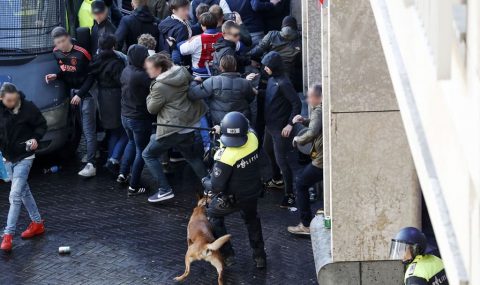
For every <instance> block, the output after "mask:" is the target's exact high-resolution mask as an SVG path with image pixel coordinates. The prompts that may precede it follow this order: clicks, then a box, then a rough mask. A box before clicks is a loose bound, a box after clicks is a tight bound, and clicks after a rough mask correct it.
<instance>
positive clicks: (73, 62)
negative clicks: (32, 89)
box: [45, 27, 97, 177]
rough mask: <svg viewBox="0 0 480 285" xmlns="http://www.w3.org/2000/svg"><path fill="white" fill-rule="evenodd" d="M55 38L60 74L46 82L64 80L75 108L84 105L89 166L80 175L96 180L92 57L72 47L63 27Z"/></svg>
mask: <svg viewBox="0 0 480 285" xmlns="http://www.w3.org/2000/svg"><path fill="white" fill-rule="evenodd" d="M52 38H53V42H54V44H55V49H54V50H53V56H54V58H55V60H56V61H57V64H58V67H59V69H60V71H59V72H58V73H57V74H47V75H46V76H45V81H46V82H47V83H50V82H51V81H54V80H57V79H59V80H62V81H63V82H64V83H65V84H66V85H67V86H68V88H70V90H71V92H72V93H73V94H74V96H73V98H72V100H71V101H70V104H72V105H75V106H78V105H80V104H81V113H82V131H83V135H84V136H85V140H86V142H87V157H86V158H87V164H86V165H85V167H84V168H83V169H82V170H81V171H80V172H79V173H78V175H80V176H83V177H93V176H95V175H96V173H97V170H96V167H95V155H96V152H97V135H96V118H95V114H96V110H95V102H94V99H93V98H92V95H91V93H90V92H89V90H90V88H91V87H92V85H93V83H94V78H93V76H92V75H91V74H90V73H89V64H90V61H91V59H92V57H91V55H90V53H89V52H88V51H87V50H85V49H84V48H82V47H80V46H77V45H74V44H73V43H72V39H71V37H70V35H69V34H68V33H67V31H66V30H65V29H64V28H63V27H56V28H54V29H53V31H52Z"/></svg>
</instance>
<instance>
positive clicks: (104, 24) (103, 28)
mask: <svg viewBox="0 0 480 285" xmlns="http://www.w3.org/2000/svg"><path fill="white" fill-rule="evenodd" d="M92 14H93V19H94V20H95V22H94V24H93V27H92V35H91V41H90V44H91V49H90V53H91V54H92V55H95V54H97V51H98V40H99V39H100V37H101V36H102V35H113V34H115V31H116V30H117V28H116V27H115V25H113V24H112V22H111V21H110V19H109V18H108V8H107V6H106V5H105V2H103V1H101V0H96V1H94V2H93V3H92Z"/></svg>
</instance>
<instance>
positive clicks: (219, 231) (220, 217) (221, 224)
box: [207, 198, 266, 258]
mask: <svg viewBox="0 0 480 285" xmlns="http://www.w3.org/2000/svg"><path fill="white" fill-rule="evenodd" d="M237 211H240V214H241V216H242V218H243V220H244V221H245V225H246V226H247V230H248V238H249V240H250V247H251V248H252V249H253V257H254V258H255V257H266V254H265V243H264V242H263V234H262V224H261V223H260V218H259V217H258V214H257V198H255V199H251V200H248V201H244V202H241V203H237V204H235V205H232V206H230V207H222V205H221V201H219V200H218V199H215V198H214V199H213V200H212V202H211V203H210V204H209V205H208V209H207V214H208V219H209V220H210V223H211V224H212V227H213V235H214V236H215V238H219V237H221V236H223V235H226V234H227V229H226V227H225V216H228V215H230V214H232V213H235V212H237ZM221 251H222V254H223V256H224V257H227V256H233V255H234V251H233V248H232V244H231V242H227V243H226V244H224V245H223V247H222V248H221Z"/></svg>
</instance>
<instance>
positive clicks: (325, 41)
mask: <svg viewBox="0 0 480 285" xmlns="http://www.w3.org/2000/svg"><path fill="white" fill-rule="evenodd" d="M328 13H329V8H328V6H327V5H325V6H324V7H323V8H322V15H321V19H322V21H321V22H322V34H321V45H322V46H321V48H322V70H323V72H322V91H323V148H324V151H323V165H324V168H323V201H324V212H325V216H330V215H331V211H330V209H331V205H330V204H331V189H332V185H331V183H330V182H331V181H332V180H331V177H330V174H331V173H330V167H326V166H329V165H330V164H331V160H330V158H331V157H330V121H331V115H330V114H331V112H330V84H329V80H328V75H329V74H330V72H329V66H330V61H329V58H328V56H329V53H328V48H329V39H330V38H329V36H328V31H329V22H328Z"/></svg>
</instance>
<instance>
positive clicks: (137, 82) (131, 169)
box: [117, 45, 154, 196]
mask: <svg viewBox="0 0 480 285" xmlns="http://www.w3.org/2000/svg"><path fill="white" fill-rule="evenodd" d="M147 57H148V49H147V48H146V47H144V46H142V45H132V46H131V47H130V48H129V49H128V66H127V67H126V68H125V69H124V70H123V72H122V76H121V77H120V82H121V83H122V125H123V127H124V128H125V131H126V132H127V136H128V144H127V147H126V148H125V151H124V153H123V158H122V163H121V166H120V174H119V175H118V178H117V182H119V183H126V182H127V177H128V176H129V175H130V181H129V182H130V186H129V188H128V195H129V196H134V195H139V194H143V193H145V187H141V185H140V177H141V175H142V170H143V167H144V165H145V162H144V161H143V158H142V152H143V150H144V149H145V147H146V146H147V144H148V142H149V140H150V135H151V133H152V122H153V119H154V118H153V116H152V115H150V113H148V110H147V96H148V94H149V93H150V83H151V82H152V80H151V79H150V77H149V76H148V74H147V73H146V72H145V70H144V69H143V65H144V63H145V59H146V58H147Z"/></svg>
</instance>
